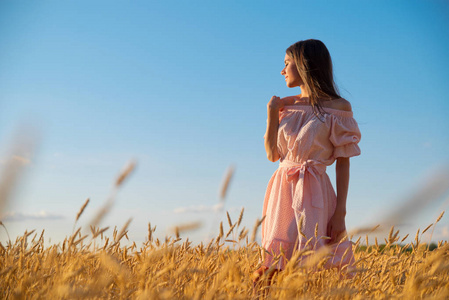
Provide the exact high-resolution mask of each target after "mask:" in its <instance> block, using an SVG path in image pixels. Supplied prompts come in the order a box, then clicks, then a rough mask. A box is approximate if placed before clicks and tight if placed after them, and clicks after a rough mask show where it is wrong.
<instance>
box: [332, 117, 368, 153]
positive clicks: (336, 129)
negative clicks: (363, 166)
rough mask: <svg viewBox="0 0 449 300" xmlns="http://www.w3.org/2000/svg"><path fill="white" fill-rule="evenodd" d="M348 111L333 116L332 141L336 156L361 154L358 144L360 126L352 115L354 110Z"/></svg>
mask: <svg viewBox="0 0 449 300" xmlns="http://www.w3.org/2000/svg"><path fill="white" fill-rule="evenodd" d="M346 113H347V114H345V115H343V114H342V115H333V116H332V118H333V119H332V127H331V133H330V141H331V143H332V144H333V145H334V151H333V156H334V158H338V157H352V156H357V155H360V148H359V146H358V145H357V144H358V143H359V141H360V139H361V134H360V130H359V126H358V125H357V122H356V120H354V118H353V117H352V112H346Z"/></svg>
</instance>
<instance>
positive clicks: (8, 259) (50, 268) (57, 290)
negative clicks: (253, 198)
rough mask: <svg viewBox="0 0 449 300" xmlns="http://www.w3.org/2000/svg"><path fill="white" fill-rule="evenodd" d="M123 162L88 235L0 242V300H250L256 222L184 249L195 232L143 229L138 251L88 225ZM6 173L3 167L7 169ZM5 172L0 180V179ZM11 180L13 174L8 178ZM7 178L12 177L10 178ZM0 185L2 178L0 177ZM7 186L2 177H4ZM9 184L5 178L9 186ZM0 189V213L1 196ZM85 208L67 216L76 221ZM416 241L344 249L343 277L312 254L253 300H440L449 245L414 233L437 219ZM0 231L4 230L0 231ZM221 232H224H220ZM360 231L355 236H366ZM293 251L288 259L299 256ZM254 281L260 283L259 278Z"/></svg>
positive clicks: (447, 280) (447, 290) (447, 288)
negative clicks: (159, 233)
mask: <svg viewBox="0 0 449 300" xmlns="http://www.w3.org/2000/svg"><path fill="white" fill-rule="evenodd" d="M134 167H135V164H134V163H131V164H130V165H129V166H128V167H127V168H125V169H124V171H123V172H122V173H121V174H120V176H119V177H118V179H117V180H116V182H115V185H114V188H113V191H112V192H111V195H110V197H109V198H108V200H107V201H106V203H105V204H104V205H103V207H102V208H101V209H100V210H99V211H98V212H97V214H96V216H95V217H94V218H93V220H92V221H91V222H90V223H89V227H90V233H89V234H85V235H82V233H81V232H82V230H81V228H78V229H77V230H76V231H75V230H73V231H74V233H73V234H72V235H71V236H69V237H67V238H66V239H65V240H64V241H63V242H62V243H60V244H55V245H51V246H49V247H44V231H42V232H41V233H36V232H34V230H33V231H31V232H25V233H24V234H23V235H22V236H21V237H18V238H17V239H16V240H15V241H14V242H12V241H9V242H8V243H6V244H1V243H0V298H2V299H86V298H87V299H250V298H254V295H253V288H252V281H251V274H252V272H253V271H254V270H255V269H257V268H258V267H259V260H260V255H261V248H260V247H259V245H258V244H257V243H256V242H255V237H256V235H257V231H258V228H259V227H260V225H261V224H262V222H263V218H262V219H261V220H257V221H256V224H255V226H254V228H253V229H252V231H251V232H252V234H251V237H249V236H248V233H249V230H248V229H246V228H245V227H243V228H240V224H241V221H242V218H243V210H242V211H241V213H240V215H239V216H238V218H237V219H238V221H236V222H235V223H233V222H232V219H231V216H230V215H229V214H227V223H228V224H227V225H228V226H227V225H225V226H224V225H223V222H221V223H220V227H219V235H218V236H217V237H216V238H215V239H212V240H211V241H210V242H209V243H208V244H202V243H201V244H199V245H193V244H192V243H191V242H189V241H188V239H187V240H185V239H183V237H181V234H182V233H184V232H185V231H187V230H192V229H195V228H197V227H198V226H200V224H197V223H195V224H184V225H179V226H176V227H175V228H174V232H175V237H174V238H173V237H166V238H165V240H163V241H161V240H159V239H155V238H154V232H155V230H156V227H152V226H151V224H148V238H147V240H146V241H145V242H144V243H143V244H142V245H140V246H137V245H136V244H135V243H132V245H131V246H129V243H126V245H124V244H121V242H123V239H124V238H128V236H127V233H128V225H129V224H130V222H131V219H130V220H128V221H127V222H126V223H125V224H124V225H123V226H122V228H121V229H120V230H119V231H118V230H117V229H116V228H115V229H114V230H113V232H112V237H108V236H107V232H108V229H109V227H105V228H100V227H98V224H99V223H100V221H101V220H102V219H103V217H104V216H105V215H106V214H107V213H108V212H109V210H110V208H111V206H112V205H113V202H114V197H115V194H116V192H117V189H118V188H119V187H120V186H121V185H122V183H123V181H124V180H125V179H126V178H127V177H128V176H129V174H130V173H131V172H132V170H133V169H134ZM6 171H8V172H9V173H10V172H11V168H7V170H6ZM8 172H7V173H8ZM232 173H233V169H230V171H228V174H227V176H226V177H225V180H224V183H223V188H222V190H221V193H220V197H221V198H220V201H221V202H223V201H224V198H225V195H226V190H227V189H228V185H229V181H230V179H231V177H232ZM14 174H15V173H14ZM16 177H17V176H16ZM3 178H5V177H4V176H3ZM6 178H8V177H6ZM14 178H15V177H14ZM3 187H4V185H3V186H0V202H1V203H0V204H1V205H0V212H1V208H2V207H4V203H5V202H6V198H7V194H8V193H7V192H5V191H6V190H8V191H9V188H8V189H5V188H3ZM88 202H89V200H86V202H85V203H84V205H83V206H82V207H81V209H80V210H79V212H78V214H77V215H76V220H75V223H74V229H75V227H76V222H77V221H78V219H79V218H80V216H81V214H82V213H83V212H84V210H85V208H86V206H87V204H88ZM441 217H442V215H440V216H439V217H438V219H437V220H436V222H435V223H433V224H431V225H429V226H428V227H427V228H425V229H424V230H423V231H422V232H421V233H420V232H419V231H418V232H417V233H416V236H415V239H414V241H413V242H412V243H410V244H407V245H402V246H401V245H399V243H402V242H404V241H405V239H406V238H407V236H408V235H406V236H405V237H402V238H401V237H400V236H399V231H395V230H394V228H392V229H391V230H390V233H389V236H388V238H386V239H385V244H384V245H379V244H378V241H377V238H376V239H375V244H374V245H368V238H366V245H361V244H360V240H361V239H360V238H359V240H357V242H356V243H355V245H354V250H355V259H356V263H355V267H354V269H353V270H351V271H352V274H353V275H354V276H353V277H351V276H346V275H345V274H347V273H346V271H347V270H345V269H343V270H338V269H330V270H329V269H323V268H321V266H323V265H324V263H325V262H326V259H329V257H328V256H327V253H326V252H325V251H324V252H323V251H318V252H317V253H315V254H314V255H315V256H314V257H310V256H309V257H308V258H310V259H308V261H307V263H305V264H301V265H300V264H297V263H295V260H294V259H292V260H291V261H290V262H289V263H288V264H287V266H286V269H285V270H283V271H282V272H279V273H276V274H275V275H274V277H273V280H272V285H271V286H261V287H260V288H259V290H258V291H257V292H258V295H259V296H260V298H266V299H311V298H317V299H374V298H375V299H377V298H380V299H391V298H393V299H394V298H405V299H410V298H411V299H414V298H418V299H420V298H431V299H447V298H449V259H448V255H449V245H448V243H447V242H439V243H438V245H437V247H436V248H435V249H433V250H432V251H430V250H429V247H428V245H426V244H422V243H421V238H422V235H423V233H424V232H426V231H428V230H430V229H432V232H433V229H434V228H435V225H436V224H437V223H438V221H439V220H440V219H441ZM0 225H1V226H2V227H4V228H0V229H2V230H6V227H5V226H4V224H3V223H2V222H0ZM224 227H228V228H224ZM372 230H373V229H362V230H360V232H367V231H372ZM308 254H310V251H302V252H299V253H296V254H295V255H294V258H295V259H300V258H301V255H308ZM262 281H264V278H262Z"/></svg>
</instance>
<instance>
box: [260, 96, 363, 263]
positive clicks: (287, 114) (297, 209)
mask: <svg viewBox="0 0 449 300" xmlns="http://www.w3.org/2000/svg"><path fill="white" fill-rule="evenodd" d="M360 138H361V134H360V131H359V128H358V124H357V122H356V121H355V120H354V118H353V112H352V111H344V110H337V109H331V108H324V114H322V115H320V114H316V113H315V112H314V110H313V108H312V106H310V105H308V104H304V105H301V104H300V105H298V104H295V105H290V106H285V107H284V108H283V109H282V110H281V111H280V112H279V129H278V138H277V145H278V152H279V154H280V157H281V158H280V163H279V168H278V169H277V170H276V171H275V172H274V174H273V176H272V177H271V179H270V181H269V183H268V187H267V190H266V193H265V201H264V205H263V215H264V216H265V220H264V222H263V223H262V247H263V248H264V249H265V255H264V259H263V265H264V266H267V267H271V266H272V265H273V263H274V262H275V261H274V258H275V257H276V256H278V257H280V260H279V261H278V262H277V268H278V269H283V268H284V267H285V264H286V263H287V261H288V260H289V259H290V258H291V256H292V254H293V252H294V250H295V249H296V250H302V249H304V247H305V246H306V243H307V241H308V240H309V239H310V238H312V240H311V241H310V242H309V243H308V245H307V246H308V247H309V246H310V247H311V248H312V249H315V250H316V249H318V248H320V247H322V246H324V245H326V244H327V242H328V240H327V239H325V238H323V237H325V236H327V224H328V222H329V220H330V218H331V217H332V215H333V214H334V211H335V209H336V204H337V200H336V194H335V191H334V188H333V187H332V184H331V182H330V180H329V177H328V175H327V174H326V167H327V166H330V165H332V164H333V163H334V162H335V160H336V159H337V158H339V157H352V156H356V155H360V148H359V146H358V145H357V144H358V142H359V141H360ZM300 220H302V225H299V222H300ZM317 224H318V225H317ZM316 226H318V227H317V232H315V231H316ZM299 229H300V230H301V232H299ZM315 234H316V237H315ZM281 248H282V253H284V255H280V254H281ZM331 249H332V252H333V253H332V254H333V257H332V258H331V259H330V260H329V261H328V267H332V266H337V267H342V266H343V265H347V264H351V263H352V262H353V260H354V256H353V252H352V244H351V242H350V241H344V242H342V243H339V244H337V245H333V247H332V248H331ZM279 255H280V256H279Z"/></svg>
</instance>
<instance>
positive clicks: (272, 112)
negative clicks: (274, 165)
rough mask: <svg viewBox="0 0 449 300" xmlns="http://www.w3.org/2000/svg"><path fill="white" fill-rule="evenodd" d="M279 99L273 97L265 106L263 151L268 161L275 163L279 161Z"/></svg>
mask: <svg viewBox="0 0 449 300" xmlns="http://www.w3.org/2000/svg"><path fill="white" fill-rule="evenodd" d="M276 98H277V99H279V97H275V96H273V97H272V98H271V100H270V102H268V105H267V131H266V132H265V151H266V152H267V158H268V160H269V161H272V162H275V161H277V160H278V159H279V157H280V156H279V153H278V146H277V143H278V128H279V107H278V105H277V102H278V101H279V100H277V99H276Z"/></svg>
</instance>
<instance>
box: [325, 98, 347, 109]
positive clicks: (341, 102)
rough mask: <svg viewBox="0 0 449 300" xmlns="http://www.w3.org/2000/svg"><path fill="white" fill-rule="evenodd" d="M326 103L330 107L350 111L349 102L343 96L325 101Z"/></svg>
mask: <svg viewBox="0 0 449 300" xmlns="http://www.w3.org/2000/svg"><path fill="white" fill-rule="evenodd" d="M327 104H328V105H327V107H329V108H332V109H338V110H344V111H352V107H351V103H350V102H349V101H348V100H346V99H344V98H338V99H334V100H331V101H327Z"/></svg>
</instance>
